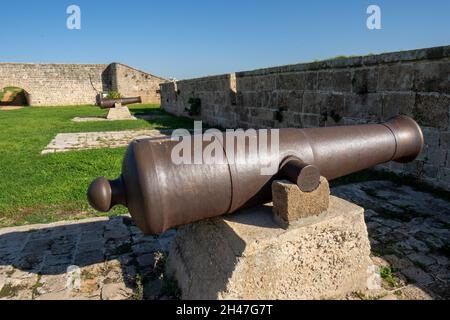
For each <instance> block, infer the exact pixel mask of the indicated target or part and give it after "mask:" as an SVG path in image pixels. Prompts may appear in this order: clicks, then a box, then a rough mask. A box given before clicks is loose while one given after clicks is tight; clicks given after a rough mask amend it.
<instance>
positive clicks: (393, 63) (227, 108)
mask: <svg viewBox="0 0 450 320" xmlns="http://www.w3.org/2000/svg"><path fill="white" fill-rule="evenodd" d="M190 97H197V98H200V99H201V101H202V114H201V119H202V120H203V121H205V122H206V123H208V124H209V125H212V126H218V127H222V128H238V127H239V128H250V127H252V128H282V127H318V126H334V125H351V124H364V123H372V122H381V121H386V120H387V119H389V118H391V117H392V116H395V115H398V114H404V115H408V116H411V117H413V118H414V119H416V121H418V123H419V124H420V125H421V126H422V128H423V132H424V136H425V142H426V146H425V148H424V151H423V152H422V154H421V156H420V157H419V158H418V159H417V160H416V161H414V162H412V163H409V164H397V163H389V164H387V165H385V166H384V167H385V168H387V169H389V170H392V171H396V172H404V173H408V174H413V175H416V176H418V177H420V178H421V179H423V180H425V181H427V182H430V183H432V184H434V185H437V186H441V187H444V188H446V189H449V190H450V46H444V47H436V48H427V49H419V50H411V51H403V52H394V53H385V54H381V55H370V56H364V57H350V58H342V59H332V60H327V61H319V62H312V63H306V64H295V65H288V66H281V67H273V68H267V69H258V70H253V71H244V72H237V73H234V74H225V75H218V76H212V77H211V76H210V77H205V78H198V79H190V80H183V81H178V82H177V83H165V84H162V85H161V105H162V107H163V108H164V109H165V110H167V111H168V112H171V113H174V114H178V115H186V113H185V109H186V108H187V107H188V100H189V98H190Z"/></svg>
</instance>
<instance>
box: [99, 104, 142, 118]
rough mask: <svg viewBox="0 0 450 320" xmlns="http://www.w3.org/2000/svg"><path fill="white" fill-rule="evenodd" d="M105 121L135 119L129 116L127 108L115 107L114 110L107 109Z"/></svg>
mask: <svg viewBox="0 0 450 320" xmlns="http://www.w3.org/2000/svg"><path fill="white" fill-rule="evenodd" d="M106 119H108V120H137V118H136V117H133V116H132V115H131V113H130V110H129V109H128V108H127V107H123V106H117V107H115V108H111V109H109V111H108V115H107V116H106Z"/></svg>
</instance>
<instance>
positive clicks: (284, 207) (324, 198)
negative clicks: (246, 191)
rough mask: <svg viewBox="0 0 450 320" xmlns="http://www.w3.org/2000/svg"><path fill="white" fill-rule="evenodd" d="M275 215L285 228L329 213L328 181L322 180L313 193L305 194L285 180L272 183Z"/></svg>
mask: <svg viewBox="0 0 450 320" xmlns="http://www.w3.org/2000/svg"><path fill="white" fill-rule="evenodd" d="M272 198H273V214H274V217H275V220H276V221H277V222H278V223H279V225H280V226H281V227H283V228H287V227H288V226H289V225H290V224H291V223H293V222H295V221H297V220H298V219H301V218H306V217H309V216H316V215H319V214H321V213H323V212H325V211H327V209H328V206H329V203H330V186H329V184H328V181H327V179H325V178H324V177H321V178H320V184H319V187H317V189H316V190H314V191H312V192H303V191H301V190H300V189H299V187H298V186H297V185H296V184H294V183H292V182H290V181H285V180H277V181H274V182H273V183H272Z"/></svg>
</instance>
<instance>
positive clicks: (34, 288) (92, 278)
mask: <svg viewBox="0 0 450 320" xmlns="http://www.w3.org/2000/svg"><path fill="white" fill-rule="evenodd" d="M332 193H333V194H334V195H337V196H340V197H342V198H345V199H347V200H350V201H352V202H355V203H357V204H360V205H362V206H364V207H365V208H366V212H365V215H366V223H367V226H368V231H369V236H370V241H371V245H372V253H373V257H372V260H373V262H374V264H375V265H377V266H379V267H380V273H381V276H382V278H383V279H384V280H383V283H382V288H380V289H379V290H371V291H367V292H358V293H354V294H352V295H350V296H348V297H347V298H348V299H448V298H450V287H449V281H450V251H449V245H450V203H449V202H447V201H446V200H444V199H442V198H439V197H437V196H435V195H433V194H430V193H426V192H420V191H418V190H415V189H414V188H412V187H409V186H404V185H397V184H395V183H393V182H390V181H371V182H363V183H356V184H352V185H343V186H338V187H335V188H333V189H332ZM175 234H176V231H175V230H170V231H168V232H166V233H164V234H163V235H160V236H159V237H154V236H144V235H143V234H142V233H141V232H140V231H139V229H138V228H137V227H136V226H134V224H133V223H132V221H131V219H130V218H129V217H128V216H118V217H110V218H95V219H88V220H81V221H72V222H59V223H55V224H49V225H33V226H24V227H15V228H5V229H0V299H176V298H177V297H178V296H179V293H178V289H177V287H176V285H175V284H174V283H173V281H172V280H171V279H170V278H167V277H166V275H165V274H164V265H165V261H166V258H167V252H168V249H169V246H170V243H171V241H172V239H173V237H174V235H175Z"/></svg>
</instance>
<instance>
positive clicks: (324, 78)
mask: <svg viewBox="0 0 450 320" xmlns="http://www.w3.org/2000/svg"><path fill="white" fill-rule="evenodd" d="M319 90H322V91H324V90H327V91H338V92H350V91H352V74H351V72H350V71H321V72H319Z"/></svg>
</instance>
